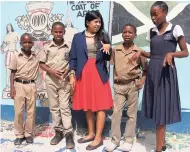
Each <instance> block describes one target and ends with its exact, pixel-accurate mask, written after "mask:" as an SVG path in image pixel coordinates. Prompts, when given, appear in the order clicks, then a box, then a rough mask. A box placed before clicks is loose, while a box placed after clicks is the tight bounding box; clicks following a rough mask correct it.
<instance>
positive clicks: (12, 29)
mask: <svg viewBox="0 0 190 152" xmlns="http://www.w3.org/2000/svg"><path fill="white" fill-rule="evenodd" d="M9 25H10V26H11V32H14V28H13V26H12V24H11V23H9V24H7V26H6V30H7V34H8V33H9V31H8V26H9Z"/></svg>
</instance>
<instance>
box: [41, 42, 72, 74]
mask: <svg viewBox="0 0 190 152" xmlns="http://www.w3.org/2000/svg"><path fill="white" fill-rule="evenodd" d="M70 48H71V44H70V43H69V42H65V41H64V43H63V44H62V45H61V46H58V45H56V44H55V43H54V41H49V42H47V43H46V44H45V45H44V49H43V50H41V52H40V62H43V63H45V64H46V65H47V66H48V67H50V68H51V69H55V70H60V71H61V72H64V71H65V70H67V69H69V52H70Z"/></svg>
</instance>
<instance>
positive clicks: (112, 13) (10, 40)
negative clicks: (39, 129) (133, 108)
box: [0, 1, 190, 109]
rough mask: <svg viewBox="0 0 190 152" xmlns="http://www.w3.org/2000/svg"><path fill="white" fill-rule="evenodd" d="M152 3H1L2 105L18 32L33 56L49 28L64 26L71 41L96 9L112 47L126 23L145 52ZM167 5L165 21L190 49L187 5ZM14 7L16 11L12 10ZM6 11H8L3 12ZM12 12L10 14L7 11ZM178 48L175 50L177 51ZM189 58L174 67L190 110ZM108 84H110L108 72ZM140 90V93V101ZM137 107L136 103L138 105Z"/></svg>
mask: <svg viewBox="0 0 190 152" xmlns="http://www.w3.org/2000/svg"><path fill="white" fill-rule="evenodd" d="M152 3H153V2H151V1H148V2H135V1H131V2H130V1H117V2H116V1H115V2H114V1H112V2H109V1H64V2H53V1H51V2H50V1H49V2H48V1H46V2H42V1H41V2H40V1H38V2H36V1H35V2H19V3H16V2H2V6H4V7H2V13H3V14H5V15H4V16H2V20H3V23H2V26H1V31H2V32H1V39H2V42H0V43H1V53H2V55H1V58H2V60H1V61H2V64H1V65H2V66H3V67H1V69H2V73H5V74H4V75H2V83H1V85H2V87H1V88H3V89H2V90H1V91H2V101H1V103H2V104H10V105H12V104H13V101H12V100H11V101H10V102H7V100H10V82H9V77H10V70H9V69H8V65H9V64H10V62H11V55H12V53H13V52H14V51H19V37H20V35H21V34H22V33H24V32H28V33H31V34H32V36H33V38H34V40H35V45H34V47H33V49H34V51H35V52H36V54H38V53H39V51H40V50H41V49H43V44H44V42H45V41H47V40H49V39H52V35H51V26H52V24H53V23H54V22H56V21H61V22H63V23H64V24H65V26H66V33H65V39H66V40H67V41H69V42H70V43H71V42H72V38H73V35H74V34H75V33H77V32H80V31H82V30H84V29H85V27H84V17H85V14H86V13H87V12H88V11H89V10H99V11H100V12H101V14H102V15H103V18H104V24H105V29H106V30H107V31H108V32H109V34H110V35H112V44H113V46H114V45H116V44H119V43H122V37H121V31H122V27H123V26H124V25H125V24H126V23H131V24H134V25H135V26H136V27H137V38H136V40H135V43H136V44H137V45H138V46H140V47H142V48H143V49H144V50H146V51H149V44H148V42H147V41H146V39H145V37H146V33H147V31H148V30H149V29H150V28H151V27H153V26H154V25H153V24H152V21H151V19H150V13H149V9H148V8H150V7H151V5H152ZM167 4H168V5H169V13H168V16H167V18H168V21H170V22H171V23H173V24H179V25H180V26H181V27H182V28H183V30H184V33H185V38H186V41H187V43H188V48H189V49H190V30H189V25H190V2H171V1H170V2H167ZM15 6H17V10H19V11H17V10H15ZM5 8H9V9H5ZM10 9H11V10H12V12H10V11H9V10H10ZM178 49H179V48H178ZM188 64H189V58H188V59H182V61H181V60H180V61H179V62H178V60H177V66H178V67H183V68H178V73H179V74H180V75H179V79H180V80H179V83H180V84H179V86H180V91H181V92H180V93H181V100H182V107H183V108H187V109H190V104H189V103H188V96H187V95H188V88H187V87H188V86H190V84H189V85H188V84H187V83H190V82H189V81H188V82H186V81H185V80H184V77H185V76H184V75H183V73H186V74H188V75H190V73H189V71H187V72H185V69H188V68H189V67H188ZM110 72H111V78H110V79H111V81H110V82H111V85H113V82H112V74H113V71H112V69H111V70H110ZM44 76H45V72H44V71H43V70H41V69H40V70H39V75H38V78H37V81H36V83H37V91H38V99H40V100H39V102H38V104H37V105H38V106H48V101H47V93H46V88H45V82H44ZM141 97H142V91H141V93H140V99H141ZM139 107H140V104H139Z"/></svg>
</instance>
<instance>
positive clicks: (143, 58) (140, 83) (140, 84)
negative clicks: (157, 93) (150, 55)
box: [136, 56, 148, 89]
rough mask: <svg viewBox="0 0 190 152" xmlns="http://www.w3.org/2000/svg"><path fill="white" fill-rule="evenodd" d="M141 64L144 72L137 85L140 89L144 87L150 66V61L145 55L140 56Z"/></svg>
mask: <svg viewBox="0 0 190 152" xmlns="http://www.w3.org/2000/svg"><path fill="white" fill-rule="evenodd" d="M140 66H141V68H142V71H143V73H142V77H141V79H140V80H139V83H137V84H136V85H137V87H138V88H139V89H142V88H143V85H144V83H145V79H146V73H147V68H148V62H147V59H146V58H145V57H142V56H141V57H140Z"/></svg>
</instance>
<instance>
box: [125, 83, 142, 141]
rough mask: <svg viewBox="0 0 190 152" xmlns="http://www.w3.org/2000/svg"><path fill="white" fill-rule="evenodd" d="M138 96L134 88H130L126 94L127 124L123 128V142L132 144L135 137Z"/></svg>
mask: <svg viewBox="0 0 190 152" xmlns="http://www.w3.org/2000/svg"><path fill="white" fill-rule="evenodd" d="M138 94H139V91H138V90H137V88H136V86H132V87H131V88H130V90H129V92H128V99H127V117H128V120H127V123H126V127H125V141H126V142H127V143H130V144H132V143H133V139H134V136H135V130H136V121H137V109H138Z"/></svg>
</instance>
